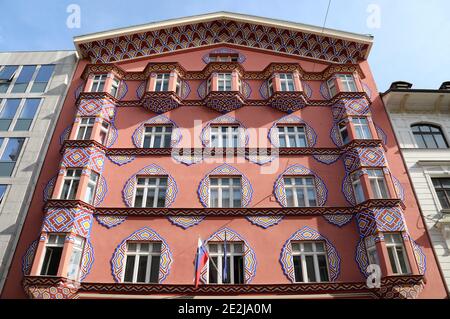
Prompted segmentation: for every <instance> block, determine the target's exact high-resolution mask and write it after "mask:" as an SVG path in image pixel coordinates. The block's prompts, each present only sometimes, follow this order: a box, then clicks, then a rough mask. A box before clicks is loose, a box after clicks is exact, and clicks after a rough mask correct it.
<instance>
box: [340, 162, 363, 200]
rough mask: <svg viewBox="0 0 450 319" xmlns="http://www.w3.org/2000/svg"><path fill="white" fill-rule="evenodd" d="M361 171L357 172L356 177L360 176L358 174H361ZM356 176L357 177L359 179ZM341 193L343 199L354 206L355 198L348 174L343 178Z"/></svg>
mask: <svg viewBox="0 0 450 319" xmlns="http://www.w3.org/2000/svg"><path fill="white" fill-rule="evenodd" d="M363 171H364V170H362V171H358V173H357V174H358V175H359V176H361V174H360V173H359V172H361V173H362V172H363ZM359 176H358V177H359ZM342 193H343V194H344V196H345V199H346V200H347V202H349V203H350V205H352V206H355V205H356V198H355V193H354V190H353V185H352V178H351V175H350V174H346V175H345V177H344V180H343V181H342Z"/></svg>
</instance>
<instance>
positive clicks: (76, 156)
mask: <svg viewBox="0 0 450 319" xmlns="http://www.w3.org/2000/svg"><path fill="white" fill-rule="evenodd" d="M104 163H105V152H104V151H103V150H101V149H100V148H98V147H95V146H92V147H84V148H66V149H65V152H64V156H63V159H62V162H61V168H63V169H65V168H75V167H82V168H85V169H91V170H94V171H95V172H97V173H99V174H101V173H102V172H103V166H104Z"/></svg>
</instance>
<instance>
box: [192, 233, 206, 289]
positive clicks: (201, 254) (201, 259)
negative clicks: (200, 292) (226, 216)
mask: <svg viewBox="0 0 450 319" xmlns="http://www.w3.org/2000/svg"><path fill="white" fill-rule="evenodd" d="M208 260H209V254H208V250H207V249H206V247H205V245H203V242H202V240H201V239H200V238H199V239H198V245H197V259H196V260H195V288H197V287H198V283H199V282H200V274H201V272H202V269H203V267H205V265H206V263H207V262H208Z"/></svg>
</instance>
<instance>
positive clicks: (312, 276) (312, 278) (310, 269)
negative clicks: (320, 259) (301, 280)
mask: <svg viewBox="0 0 450 319" xmlns="http://www.w3.org/2000/svg"><path fill="white" fill-rule="evenodd" d="M305 261H306V271H307V273H308V282H316V281H317V280H316V271H315V270H314V257H313V256H305Z"/></svg>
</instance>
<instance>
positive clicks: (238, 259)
mask: <svg viewBox="0 0 450 319" xmlns="http://www.w3.org/2000/svg"><path fill="white" fill-rule="evenodd" d="M233 264H234V265H233V267H234V268H233V270H234V278H233V279H234V283H235V284H243V283H244V258H243V256H234V257H233Z"/></svg>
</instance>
